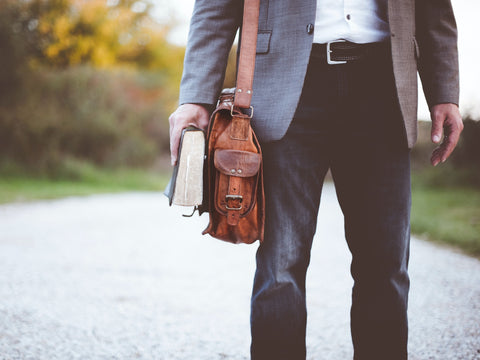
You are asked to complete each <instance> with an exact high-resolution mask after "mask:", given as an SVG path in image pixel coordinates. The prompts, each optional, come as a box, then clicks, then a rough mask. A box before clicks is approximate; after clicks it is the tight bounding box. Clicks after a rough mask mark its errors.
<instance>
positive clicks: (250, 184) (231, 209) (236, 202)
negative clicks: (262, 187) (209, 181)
mask: <svg viewBox="0 0 480 360" xmlns="http://www.w3.org/2000/svg"><path fill="white" fill-rule="evenodd" d="M261 161H262V158H261V155H260V154H257V153H253V152H250V151H242V150H230V149H217V150H216V151H215V154H214V166H215V183H216V191H215V194H214V197H215V198H214V202H215V209H216V210H217V211H218V212H219V213H221V214H223V215H226V216H227V217H228V219H229V225H236V223H237V222H238V220H239V218H240V217H244V216H245V215H246V214H248V212H249V211H250V210H251V209H252V208H253V206H254V205H255V202H256V190H257V183H258V172H259V170H260V164H261Z"/></svg>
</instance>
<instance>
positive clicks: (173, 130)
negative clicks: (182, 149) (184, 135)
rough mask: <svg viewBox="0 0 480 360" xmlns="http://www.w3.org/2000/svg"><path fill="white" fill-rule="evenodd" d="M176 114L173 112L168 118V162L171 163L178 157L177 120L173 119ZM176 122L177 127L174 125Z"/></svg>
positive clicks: (178, 135)
mask: <svg viewBox="0 0 480 360" xmlns="http://www.w3.org/2000/svg"><path fill="white" fill-rule="evenodd" d="M175 117H176V114H175V113H173V114H172V115H170V117H169V118H168V122H169V123H170V162H171V164H172V166H173V165H175V163H176V162H177V157H178V146H179V145H180V134H181V131H182V129H180V131H179V130H178V122H176V121H175ZM175 124H177V127H175Z"/></svg>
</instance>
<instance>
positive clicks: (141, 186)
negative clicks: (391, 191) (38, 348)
mask: <svg viewBox="0 0 480 360" xmlns="http://www.w3.org/2000/svg"><path fill="white" fill-rule="evenodd" d="M163 168H164V170H163V171H160V172H153V171H147V170H135V169H116V170H112V169H110V170H108V169H100V168H97V167H94V166H92V165H90V164H88V163H82V162H72V161H70V162H67V163H66V164H65V165H64V166H63V167H62V168H61V170H59V171H58V172H57V173H56V175H55V177H54V178H53V179H52V178H51V177H47V176H39V175H36V176H31V175H30V176H29V175H28V174H27V173H22V172H21V171H18V169H13V170H12V169H10V171H3V172H2V171H0V173H3V174H9V175H0V203H9V202H18V201H30V200H36V199H53V198H61V197H65V196H82V195H91V194H98V193H116V192H125V191H162V190H163V189H164V188H165V186H166V183H167V181H168V176H169V171H166V167H163ZM2 170H9V169H8V168H7V167H5V166H4V167H3V169H2ZM412 189H413V191H412V201H413V206H412V216H411V225H412V233H413V234H415V235H417V236H420V237H422V238H425V239H428V240H431V241H435V242H439V243H443V244H449V245H452V246H455V247H457V248H459V249H461V250H462V251H464V252H466V253H468V254H470V255H473V256H476V257H480V189H478V188H477V189H475V188H466V187H461V188H460V187H445V186H432V185H431V184H428V182H425V177H424V176H423V175H416V176H414V177H413V187H412Z"/></svg>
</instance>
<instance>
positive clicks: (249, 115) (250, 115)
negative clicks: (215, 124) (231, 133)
mask: <svg viewBox="0 0 480 360" xmlns="http://www.w3.org/2000/svg"><path fill="white" fill-rule="evenodd" d="M234 106H235V105H233V104H232V107H231V108H230V115H232V117H233V116H234V114H233V108H234ZM244 115H247V117H248V118H250V119H251V118H252V117H253V106H250V114H244Z"/></svg>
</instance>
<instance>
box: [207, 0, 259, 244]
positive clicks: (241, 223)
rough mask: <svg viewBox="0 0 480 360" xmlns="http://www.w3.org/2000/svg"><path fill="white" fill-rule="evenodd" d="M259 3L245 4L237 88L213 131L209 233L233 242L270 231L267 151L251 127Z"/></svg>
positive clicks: (227, 94)
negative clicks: (264, 157)
mask: <svg viewBox="0 0 480 360" xmlns="http://www.w3.org/2000/svg"><path fill="white" fill-rule="evenodd" d="M259 5H260V0H245V3H244V11H243V24H242V32H241V42H240V56H239V63H238V70H237V83H236V88H235V89H225V90H223V91H222V94H221V95H220V98H219V100H218V104H217V108H216V109H215V111H214V112H213V114H212V116H211V118H210V123H209V126H208V131H207V163H206V172H205V173H206V179H205V182H204V183H205V186H206V189H205V190H206V191H205V192H204V193H205V194H206V197H207V198H206V199H205V201H204V204H203V211H208V212H209V215H210V222H209V224H208V227H207V228H206V229H205V230H204V231H203V234H210V235H211V236H213V237H215V238H218V239H221V240H224V241H229V242H232V243H247V244H250V243H253V242H254V241H256V240H260V241H263V233H264V223H265V196H264V190H263V173H262V151H261V149H260V144H259V143H258V140H257V138H256V136H255V133H254V132H253V129H252V127H251V125H250V120H251V118H252V116H253V107H251V106H250V102H251V99H252V84H253V74H254V69H255V54H256V44H257V31H258V13H259ZM201 211H202V209H201Z"/></svg>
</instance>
